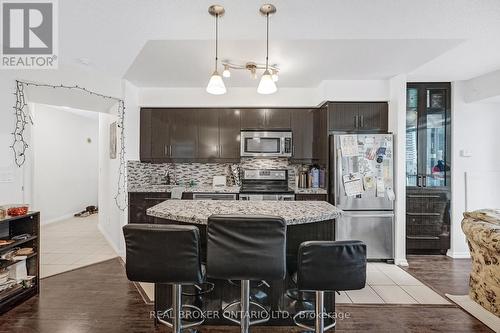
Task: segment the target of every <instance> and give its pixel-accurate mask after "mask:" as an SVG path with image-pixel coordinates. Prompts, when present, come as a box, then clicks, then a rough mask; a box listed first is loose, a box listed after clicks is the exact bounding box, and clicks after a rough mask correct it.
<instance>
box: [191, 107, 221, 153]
mask: <svg viewBox="0 0 500 333" xmlns="http://www.w3.org/2000/svg"><path fill="white" fill-rule="evenodd" d="M196 114H197V121H198V146H197V150H198V151H197V154H196V156H197V158H202V159H215V158H218V157H219V151H220V147H221V144H220V142H219V117H218V110H212V109H204V110H203V109H200V110H197V111H196Z"/></svg>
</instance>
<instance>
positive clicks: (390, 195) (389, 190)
mask: <svg viewBox="0 0 500 333" xmlns="http://www.w3.org/2000/svg"><path fill="white" fill-rule="evenodd" d="M386 192H387V198H388V199H389V200H391V201H394V200H396V194H394V190H393V189H392V187H389V186H388V187H387V190H386Z"/></svg>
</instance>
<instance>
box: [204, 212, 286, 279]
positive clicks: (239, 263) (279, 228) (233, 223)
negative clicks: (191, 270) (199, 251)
mask: <svg viewBox="0 0 500 333" xmlns="http://www.w3.org/2000/svg"><path fill="white" fill-rule="evenodd" d="M207 238H208V240H207V275H208V277H211V278H215V279H232V280H254V281H259V280H282V279H283V278H284V277H285V250H286V222H285V221H284V220H283V218H281V217H278V216H268V215H212V216H210V217H209V218H208V226H207Z"/></svg>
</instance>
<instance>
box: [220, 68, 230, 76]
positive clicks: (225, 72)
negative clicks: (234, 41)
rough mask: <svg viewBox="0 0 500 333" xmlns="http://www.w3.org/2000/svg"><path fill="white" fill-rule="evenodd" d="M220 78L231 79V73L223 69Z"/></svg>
mask: <svg viewBox="0 0 500 333" xmlns="http://www.w3.org/2000/svg"><path fill="white" fill-rule="evenodd" d="M222 76H224V77H226V78H229V77H231V72H230V71H229V68H227V67H226V68H224V71H223V72H222Z"/></svg>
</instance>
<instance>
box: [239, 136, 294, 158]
mask: <svg viewBox="0 0 500 333" xmlns="http://www.w3.org/2000/svg"><path fill="white" fill-rule="evenodd" d="M240 139H241V156H242V157H246V156H254V157H290V156H292V150H293V148H292V132H291V131H241V137H240Z"/></svg>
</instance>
